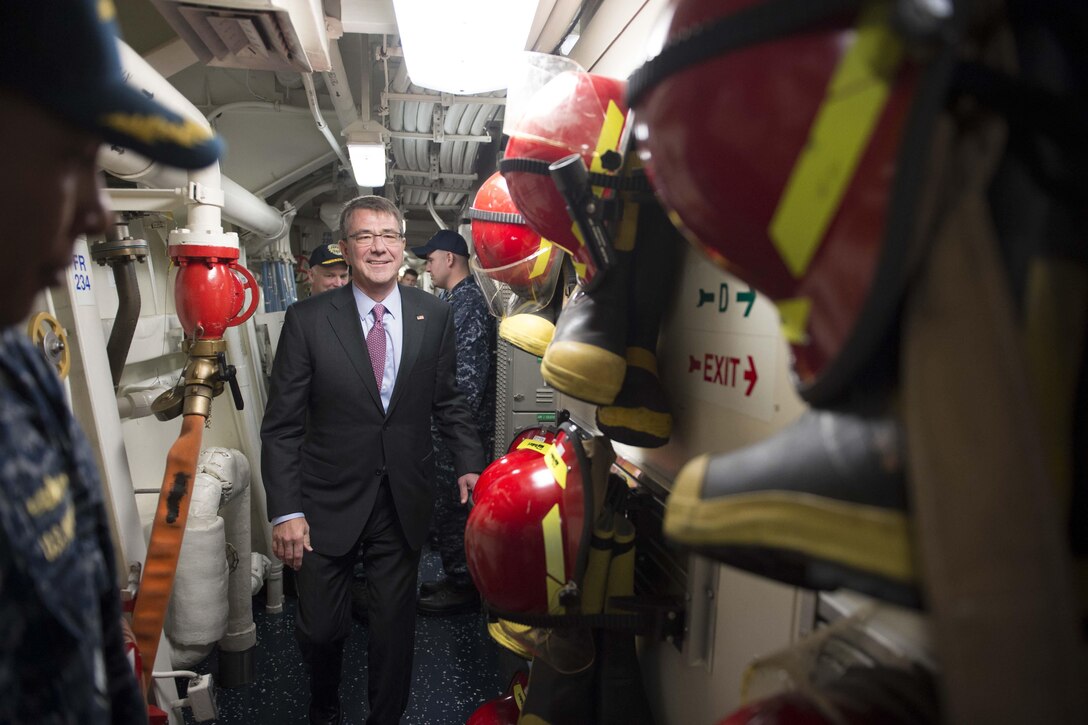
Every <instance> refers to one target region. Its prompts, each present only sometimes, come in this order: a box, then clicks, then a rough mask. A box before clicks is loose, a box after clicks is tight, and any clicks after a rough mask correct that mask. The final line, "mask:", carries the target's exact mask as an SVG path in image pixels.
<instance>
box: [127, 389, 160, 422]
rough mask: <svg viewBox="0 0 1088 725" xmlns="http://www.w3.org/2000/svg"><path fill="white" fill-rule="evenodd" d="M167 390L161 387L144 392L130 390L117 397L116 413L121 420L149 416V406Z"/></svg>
mask: <svg viewBox="0 0 1088 725" xmlns="http://www.w3.org/2000/svg"><path fill="white" fill-rule="evenodd" d="M169 389H170V388H168V387H166V386H165V385H163V386H159V387H154V388H146V389H144V390H132V391H130V392H127V393H125V394H123V395H118V396H117V413H118V414H119V415H120V416H121V420H126V419H134V418H146V417H147V416H149V415H151V412H152V411H151V404H152V403H154V402H155V398H157V397H159V395H161V394H162V393H165V392H166V391H167V390H169Z"/></svg>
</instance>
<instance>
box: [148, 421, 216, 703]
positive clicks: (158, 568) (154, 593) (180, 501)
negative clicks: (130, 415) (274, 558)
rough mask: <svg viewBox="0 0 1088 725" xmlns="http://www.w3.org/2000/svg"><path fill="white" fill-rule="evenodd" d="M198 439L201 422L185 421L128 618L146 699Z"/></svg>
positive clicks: (168, 462)
mask: <svg viewBox="0 0 1088 725" xmlns="http://www.w3.org/2000/svg"><path fill="white" fill-rule="evenodd" d="M203 436H204V416H201V415H186V416H184V417H183V418H182V422H181V435H179V436H178V439H177V441H175V442H174V445H173V446H171V447H170V452H169V453H168V454H167V456H166V472H165V473H164V474H163V477H162V490H161V491H160V492H159V505H158V508H157V509H156V510H155V523H154V524H153V525H152V527H151V541H150V542H149V543H148V545H147V560H146V561H145V562H144V575H143V579H142V580H141V582H140V591H139V594H138V595H137V597H136V608H135V610H134V611H133V614H132V630H133V632H135V633H136V644H137V646H138V647H139V648H140V657H141V659H142V660H143V679H142V683H143V688H144V692H145V693H146V692H147V690H148V689H149V688H150V687H151V671H152V669H153V668H154V666H155V653H156V652H157V651H158V649H159V638H160V636H161V635H162V625H163V621H164V620H165V619H166V606H167V605H168V604H169V603H170V591H171V589H173V586H174V573H175V571H176V570H177V565H178V555H179V554H180V553H181V540H182V536H184V534H185V522H186V521H188V519H189V503H190V502H191V501H192V493H193V479H194V478H195V477H196V462H197V457H198V456H199V455H200V443H201V441H202V439H203Z"/></svg>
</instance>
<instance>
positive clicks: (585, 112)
mask: <svg viewBox="0 0 1088 725" xmlns="http://www.w3.org/2000/svg"><path fill="white" fill-rule="evenodd" d="M625 91H626V83H625V82H624V81H621V80H617V79H615V78H606V77H605V76H601V75H595V74H592V73H585V72H579V71H569V70H568V71H563V72H561V73H559V74H558V75H555V76H554V77H552V78H551V80H550V81H548V82H547V83H546V84H544V85H543V86H542V87H541V88H540V89H539V90H538V91H537V92H536V93H535V94H533V96H532V97H531V98H530V99H528V102H527V103H526V105H525V109H524V112H523V113H521V114H520V115H519V116H518V120H517V121H516V122H515V123H514V124H513V126H512V128H510V129H509V131H508V133H509V135H510V141H509V142H508V143H507V146H506V153H505V157H504V159H503V160H502V162H501V164H500V166H499V168H500V169H501V171H502V175H503V177H505V178H506V180H507V183H508V184H509V188H510V195H511V196H512V197H513V200H514V204H515V205H516V206H517V208H518V209H519V210H521V213H522V214H523V215H524V216H525V219H526V221H527V222H528V223H529V226H531V227H532V228H533V229H535V230H536V231H537V232H539V233H540V235H541V236H543V237H544V238H546V239H550V240H551V241H553V242H554V243H555V244H557V245H559V246H560V247H562V248H563V249H565V250H566V251H568V252H569V253H570V254H571V256H572V257H573V259H574V264H575V269H576V270H577V272H578V276H579V278H580V279H582V280H584V281H587V282H588V281H589V280H591V279H592V278H593V276H594V274H595V273H596V267H595V264H594V263H593V261H592V257H591V256H590V253H589V249H588V248H587V246H586V243H585V241H584V240H583V239H581V235H580V233H579V232H578V231H577V229H576V227H575V226H574V224H573V221H572V220H571V218H570V215H569V214H568V212H567V206H566V202H564V200H563V197H562V196H561V195H560V194H559V191H558V190H557V188H556V186H555V184H554V182H553V181H552V179H551V177H550V176H549V174H548V171H547V167H548V165H549V164H551V163H553V162H555V161H558V160H559V159H562V158H564V157H567V156H570V155H571V154H580V155H581V157H582V160H583V161H584V162H585V165H586V167H587V168H588V169H589V171H590V172H596V173H605V174H615V173H616V172H617V171H618V170H619V169H618V166H617V165H615V164H607V162H606V163H605V164H602V157H604V156H605V154H607V153H608V152H617V153H618V152H622V150H623V149H622V148H621V145H622V143H623V139H624V138H625V136H624V128H625V126H626V123H627V105H626V103H625V102H624V93H625ZM619 158H620V157H619V156H618V155H617V156H616V159H617V160H619ZM606 166H612V167H613V168H606ZM595 193H596V194H597V195H598V196H601V195H605V196H607V195H611V194H612V193H613V192H612V190H605V189H602V188H601V187H595Z"/></svg>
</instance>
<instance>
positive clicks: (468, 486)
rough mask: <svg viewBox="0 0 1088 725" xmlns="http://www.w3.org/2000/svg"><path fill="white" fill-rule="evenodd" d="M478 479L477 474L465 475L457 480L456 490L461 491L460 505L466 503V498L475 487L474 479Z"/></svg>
mask: <svg viewBox="0 0 1088 725" xmlns="http://www.w3.org/2000/svg"><path fill="white" fill-rule="evenodd" d="M479 477H480V474H478V473H466V474H465V475H463V476H461V477H460V478H458V479H457V488H459V489H461V503H468V496H469V494H470V493H472V489H474V488H475V487H476V479H478V478H479Z"/></svg>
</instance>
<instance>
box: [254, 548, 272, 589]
mask: <svg viewBox="0 0 1088 725" xmlns="http://www.w3.org/2000/svg"><path fill="white" fill-rule="evenodd" d="M249 556H250V559H249V594H250V596H253V597H255V596H257V592H259V591H261V587H263V586H264V580H265V579H267V578H268V570H269V569H270V568H271V567H272V560H271V559H269V558H268V557H267V556H265V555H264V554H262V553H260V552H258V551H254V552H252V553H251V554H250V555H249Z"/></svg>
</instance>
